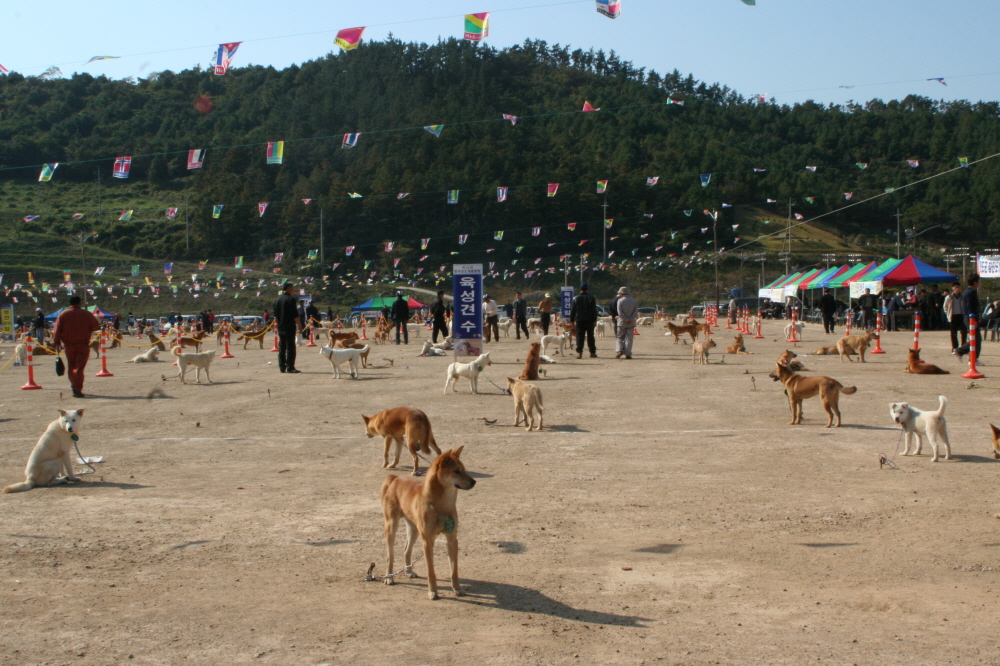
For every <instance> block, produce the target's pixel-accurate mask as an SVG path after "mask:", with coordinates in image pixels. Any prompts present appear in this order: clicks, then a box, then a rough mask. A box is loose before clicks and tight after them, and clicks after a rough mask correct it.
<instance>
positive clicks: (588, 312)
mask: <svg viewBox="0 0 1000 666" xmlns="http://www.w3.org/2000/svg"><path fill="white" fill-rule="evenodd" d="M569 320H570V321H571V322H573V323H574V324H576V357H577V358H583V339H584V337H585V336H586V338H587V346H588V347H589V348H590V358H597V342H596V341H595V340H594V326H595V325H596V324H597V301H596V300H595V299H594V297H593V296H591V295H590V294H589V293H588V289H587V283H583V284H581V285H580V293H579V294H577V296H576V298H574V299H573V306H572V307H571V308H570V310H569Z"/></svg>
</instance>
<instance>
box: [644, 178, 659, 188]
mask: <svg viewBox="0 0 1000 666" xmlns="http://www.w3.org/2000/svg"><path fill="white" fill-rule="evenodd" d="M658 182H660V177H659V176H648V177H647V178H646V187H652V186H653V185H656V184H657V183H658Z"/></svg>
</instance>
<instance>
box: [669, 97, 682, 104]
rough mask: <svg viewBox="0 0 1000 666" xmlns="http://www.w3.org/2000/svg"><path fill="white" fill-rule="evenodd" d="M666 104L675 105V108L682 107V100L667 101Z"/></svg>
mask: <svg viewBox="0 0 1000 666" xmlns="http://www.w3.org/2000/svg"><path fill="white" fill-rule="evenodd" d="M667 104H676V105H677V106H684V100H682V99H672V98H671V99H668V100H667Z"/></svg>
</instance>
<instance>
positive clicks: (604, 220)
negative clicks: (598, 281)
mask: <svg viewBox="0 0 1000 666" xmlns="http://www.w3.org/2000/svg"><path fill="white" fill-rule="evenodd" d="M601 208H603V209H604V217H603V218H602V223H601V227H602V229H603V230H604V250H603V251H604V254H603V255H601V263H607V261H608V223H607V219H608V195H607V194H605V195H604V203H603V204H602V205H601Z"/></svg>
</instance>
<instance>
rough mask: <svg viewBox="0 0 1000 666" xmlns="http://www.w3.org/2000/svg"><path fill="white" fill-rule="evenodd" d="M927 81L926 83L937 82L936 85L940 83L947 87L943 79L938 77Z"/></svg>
mask: <svg viewBox="0 0 1000 666" xmlns="http://www.w3.org/2000/svg"><path fill="white" fill-rule="evenodd" d="M927 80H928V81H937V82H938V83H940V84H941V85H943V86H947V85H948V84H947V83H945V82H944V79H942V78H941V77H938V76H935V77H933V78H930V79H927Z"/></svg>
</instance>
